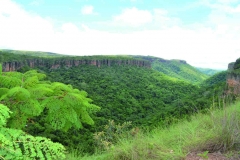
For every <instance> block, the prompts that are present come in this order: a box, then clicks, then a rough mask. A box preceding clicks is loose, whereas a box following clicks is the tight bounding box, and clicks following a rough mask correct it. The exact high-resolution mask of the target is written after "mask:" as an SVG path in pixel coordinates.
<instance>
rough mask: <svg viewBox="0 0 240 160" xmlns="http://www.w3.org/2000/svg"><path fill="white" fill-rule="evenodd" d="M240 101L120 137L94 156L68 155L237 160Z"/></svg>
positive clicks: (101, 159)
mask: <svg viewBox="0 0 240 160" xmlns="http://www.w3.org/2000/svg"><path fill="white" fill-rule="evenodd" d="M223 123H224V125H223ZM239 124H240V102H237V103H236V104H234V105H231V106H228V107H225V108H224V110H223V109H220V110H219V108H218V109H217V108H214V109H212V110H209V111H208V113H207V114H197V115H194V116H192V117H191V118H190V120H181V121H178V123H176V124H174V125H171V126H170V127H166V128H164V127H158V128H156V129H155V130H153V131H151V132H147V133H142V132H140V131H139V132H138V133H137V134H138V135H137V136H135V137H134V138H128V139H120V140H119V141H118V143H117V144H116V145H114V146H112V148H111V149H109V150H107V151H106V152H103V153H102V154H95V155H92V156H84V157H83V156H79V157H78V156H74V154H70V155H68V159H69V160H74V159H82V160H92V159H98V160H113V159H114V160H122V159H129V160H130V159H131V160H138V159H152V160H160V159H163V160H169V159H171V160H183V159H186V160H201V159H209V160H237V159H239V143H240V140H239V132H240V130H239Z"/></svg>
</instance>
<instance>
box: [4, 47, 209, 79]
mask: <svg viewBox="0 0 240 160" xmlns="http://www.w3.org/2000/svg"><path fill="white" fill-rule="evenodd" d="M1 57H2V58H1ZM117 57H120V58H121V59H125V60H126V59H128V60H133V59H134V60H138V61H141V60H142V61H146V62H148V63H150V64H149V67H150V66H151V67H152V69H154V70H156V71H158V72H161V73H164V74H166V75H168V76H170V77H174V78H177V79H179V80H184V81H187V82H190V83H199V82H202V81H203V80H205V79H207V78H208V77H209V76H208V75H206V74H204V73H202V72H200V71H198V70H197V69H195V68H194V67H192V66H190V65H189V64H187V63H186V62H185V61H183V60H165V59H162V58H157V57H151V56H82V57H81V56H78V57H76V56H65V55H61V54H56V53H50V52H37V51H36V52H35V51H17V50H0V61H1V59H3V60H2V61H3V62H8V61H18V62H19V61H22V63H23V64H24V65H25V64H27V63H28V66H29V65H30V62H26V60H29V59H32V60H34V59H39V58H40V59H43V58H48V59H49V58H51V59H53V60H51V62H47V63H51V64H55V63H56V64H58V63H57V62H63V61H65V60H73V59H74V60H104V58H105V60H106V61H107V59H115V60H116V59H118V58H117ZM45 60H46V59H45ZM48 61H49V60H48ZM54 61H55V62H54ZM56 61H57V62H56ZM89 63H97V62H89ZM104 63H107V62H104ZM126 63H128V62H126ZM61 65H64V63H63V64H61ZM66 65H68V64H66ZM96 65H97V64H96Z"/></svg>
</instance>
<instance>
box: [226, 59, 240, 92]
mask: <svg viewBox="0 0 240 160" xmlns="http://www.w3.org/2000/svg"><path fill="white" fill-rule="evenodd" d="M227 86H228V93H233V94H240V58H239V59H237V61H236V62H232V63H230V64H229V65H228V75H227Z"/></svg>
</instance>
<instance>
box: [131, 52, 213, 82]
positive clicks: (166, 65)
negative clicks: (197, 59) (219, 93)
mask: <svg viewBox="0 0 240 160" xmlns="http://www.w3.org/2000/svg"><path fill="white" fill-rule="evenodd" d="M134 57H137V58H141V59H145V60H149V61H151V64H152V68H153V69H154V70H156V71H159V72H162V73H164V74H166V75H168V76H171V77H174V78H178V79H181V80H184V81H187V82H190V83H199V82H202V81H203V80H205V79H207V78H208V77H209V76H208V75H206V74H204V73H202V72H200V71H199V70H197V69H196V68H194V67H193V66H191V65H189V64H187V63H186V62H185V61H183V60H165V59H162V58H157V57H151V56H134Z"/></svg>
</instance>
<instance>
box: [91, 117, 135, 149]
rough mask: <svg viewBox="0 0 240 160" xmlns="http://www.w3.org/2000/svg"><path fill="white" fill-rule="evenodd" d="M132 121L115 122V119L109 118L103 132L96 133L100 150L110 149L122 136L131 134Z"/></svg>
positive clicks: (97, 145)
mask: <svg viewBox="0 0 240 160" xmlns="http://www.w3.org/2000/svg"><path fill="white" fill-rule="evenodd" d="M130 126H131V122H124V123H123V124H115V122H114V121H113V120H109V121H108V124H107V125H105V126H104V129H103V130H102V131H101V132H96V133H94V140H95V144H96V148H97V150H98V151H102V150H109V149H110V148H113V146H114V144H115V143H117V141H118V140H119V139H120V138H127V137H129V136H130Z"/></svg>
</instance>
